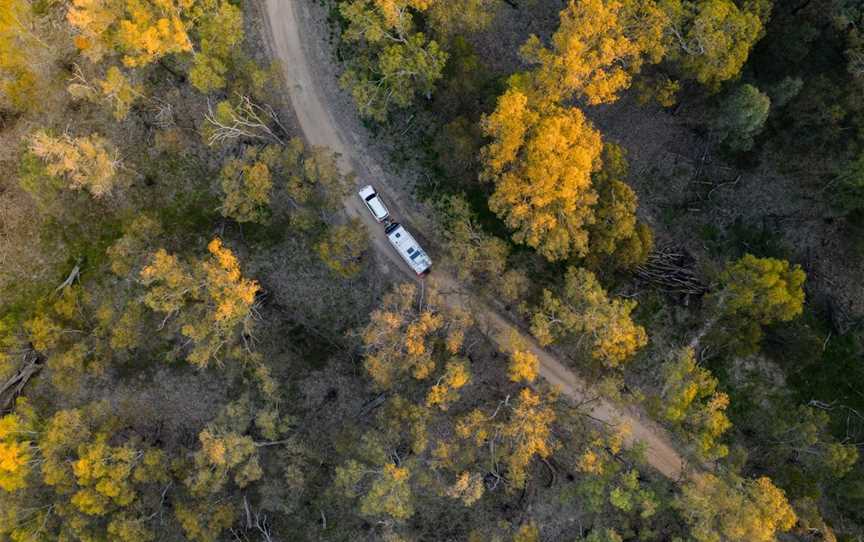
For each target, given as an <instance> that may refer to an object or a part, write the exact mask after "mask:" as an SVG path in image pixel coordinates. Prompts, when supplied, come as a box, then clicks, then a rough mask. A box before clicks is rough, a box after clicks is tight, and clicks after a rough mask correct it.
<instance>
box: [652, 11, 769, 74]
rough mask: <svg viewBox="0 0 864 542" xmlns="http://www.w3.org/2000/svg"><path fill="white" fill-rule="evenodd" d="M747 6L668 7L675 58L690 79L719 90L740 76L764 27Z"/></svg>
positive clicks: (673, 55)
mask: <svg viewBox="0 0 864 542" xmlns="http://www.w3.org/2000/svg"><path fill="white" fill-rule="evenodd" d="M743 4H744V5H743V6H742V7H739V4H738V3H736V2H734V1H732V0H705V1H704V2H692V1H688V0H673V1H671V2H667V3H665V4H664V6H665V9H666V10H667V12H668V13H669V16H670V20H671V24H670V32H671V34H672V35H673V36H674V38H675V43H676V47H674V48H672V49H671V53H672V54H671V57H672V58H673V59H675V60H677V61H678V62H679V63H680V65H681V67H682V68H683V70H684V72H685V74H686V75H687V76H689V77H692V78H693V79H696V80H697V81H699V82H700V83H702V84H703V85H705V86H707V87H709V88H712V89H717V88H719V86H720V85H721V84H722V83H723V82H724V81H728V80H730V79H734V78H735V77H737V76H738V75H739V74H740V72H741V68H742V67H743V66H744V63H745V62H746V61H747V58H748V57H749V55H750V50H751V49H752V48H753V45H754V44H755V43H756V41H757V40H758V39H759V38H760V37H761V35H762V24H763V21H762V20H761V19H760V16H759V15H760V14H759V13H758V10H754V11H750V10H749V9H748V8H750V5H748V3H746V2H745V3H743Z"/></svg>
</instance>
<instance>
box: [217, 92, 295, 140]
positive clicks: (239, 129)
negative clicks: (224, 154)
mask: <svg viewBox="0 0 864 542" xmlns="http://www.w3.org/2000/svg"><path fill="white" fill-rule="evenodd" d="M238 98H239V103H238V104H237V105H236V106H235V105H232V106H231V107H230V109H228V110H226V111H222V112H215V111H213V106H212V104H211V103H210V102H209V100H208V102H207V114H205V115H204V120H206V121H207V122H208V123H209V124H210V126H211V127H212V128H213V132H212V133H211V134H210V137H209V138H208V143H209V144H210V145H214V144H216V143H220V144H221V143H225V142H228V141H232V140H236V139H239V138H246V139H258V140H262V141H269V142H271V143H277V144H279V145H284V144H285V141H284V140H283V139H282V138H281V137H279V135H278V134H277V133H276V130H274V128H272V127H271V126H275V127H276V128H278V131H279V132H281V133H283V134H284V133H286V130H285V127H284V126H283V125H282V123H281V122H280V121H279V116H278V115H277V114H276V111H274V110H273V108H272V107H270V106H263V107H262V106H260V105H258V104H256V103H254V102H253V101H252V99H251V98H249V97H248V96H242V95H241V96H238Z"/></svg>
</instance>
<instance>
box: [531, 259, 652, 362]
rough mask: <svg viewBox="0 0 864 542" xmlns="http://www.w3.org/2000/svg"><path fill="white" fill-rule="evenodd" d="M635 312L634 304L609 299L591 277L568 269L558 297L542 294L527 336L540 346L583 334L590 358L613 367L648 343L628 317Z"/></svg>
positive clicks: (576, 270)
mask: <svg viewBox="0 0 864 542" xmlns="http://www.w3.org/2000/svg"><path fill="white" fill-rule="evenodd" d="M635 308H636V302H635V301H632V300H629V299H627V300H621V299H609V297H608V295H607V294H606V291H605V290H604V289H603V287H602V286H601V285H600V283H599V282H598V281H597V277H596V276H594V273H592V272H590V271H588V270H587V269H582V268H577V267H571V268H569V269H568V270H567V275H566V277H565V280H564V287H563V289H562V290H561V293H560V295H556V294H554V293H553V292H551V291H549V290H544V291H543V300H542V302H541V303H540V305H539V306H538V307H536V308H535V309H534V310H533V311H532V316H531V332H532V333H533V334H534V336H535V337H537V340H538V341H539V342H540V344H541V345H547V344H551V343H553V342H555V341H558V340H561V339H566V338H568V337H572V336H573V335H574V334H575V335H581V334H585V335H587V337H589V338H590V339H591V348H590V352H591V356H592V357H593V358H594V359H597V360H599V361H601V362H602V363H603V364H604V365H605V366H607V367H610V368H611V367H617V366H618V365H620V364H621V363H623V362H625V361H626V360H627V359H629V358H630V357H631V356H632V355H633V354H635V353H636V351H638V350H639V349H640V348H642V347H643V346H645V345H646V344H647V343H648V335H647V333H646V332H645V329H644V328H643V327H642V326H640V325H638V324H636V323H635V322H633V320H632V319H631V317H630V313H631V312H633V309H635Z"/></svg>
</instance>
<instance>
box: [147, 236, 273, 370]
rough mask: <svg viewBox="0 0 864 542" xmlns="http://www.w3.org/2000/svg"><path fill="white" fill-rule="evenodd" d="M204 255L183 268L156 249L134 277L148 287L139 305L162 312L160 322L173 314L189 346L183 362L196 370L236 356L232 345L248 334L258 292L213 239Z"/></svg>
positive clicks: (176, 261)
mask: <svg viewBox="0 0 864 542" xmlns="http://www.w3.org/2000/svg"><path fill="white" fill-rule="evenodd" d="M207 250H208V251H209V252H210V256H209V257H207V258H204V259H201V260H194V261H193V262H191V263H190V264H186V263H184V262H181V261H180V259H179V258H178V257H177V256H175V255H172V254H169V253H168V252H166V251H165V250H164V249H159V250H157V251H156V252H155V253H154V254H153V256H152V258H151V261H150V264H149V265H147V266H146V267H144V268H143V269H142V270H141V273H140V278H141V282H142V283H143V284H144V285H145V286H147V287H148V291H147V294H146V295H145V296H144V303H145V305H147V306H148V307H150V308H151V309H152V310H154V311H157V312H161V313H164V314H165V315H166V316H165V321H166V322H167V321H168V320H169V319H170V318H171V316H173V315H174V314H175V313H176V314H179V317H178V322H177V325H178V326H179V330H180V332H181V333H182V334H183V335H184V336H186V337H188V338H189V339H190V340H191V342H192V343H193V348H192V350H191V352H189V354H188V355H187V359H188V360H189V362H190V363H192V364H194V365H197V366H199V367H205V366H207V365H208V364H209V363H210V362H211V361H216V362H217V363H219V362H221V360H222V359H223V358H224V357H226V356H227V357H232V358H235V357H239V356H240V351H239V350H237V345H238V343H239V341H240V340H241V339H243V338H245V336H247V335H249V334H250V333H251V330H252V309H253V305H254V304H255V296H256V294H257V293H258V290H259V288H260V287H259V286H258V283H257V282H255V281H254V280H250V279H246V278H244V277H243V276H242V274H241V271H240V262H239V261H238V260H237V257H236V256H235V255H234V253H233V252H231V250H230V249H228V248H226V247H225V246H223V245H222V241H221V240H220V239H218V238H216V239H213V240H212V241H211V242H210V243H209V244H208V245H207Z"/></svg>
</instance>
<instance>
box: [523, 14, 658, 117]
mask: <svg viewBox="0 0 864 542" xmlns="http://www.w3.org/2000/svg"><path fill="white" fill-rule="evenodd" d="M560 18H561V23H560V25H559V27H558V29H557V30H556V31H555V33H554V34H553V36H552V42H551V44H550V46H549V47H546V46H544V45H543V43H542V42H541V40H540V38H538V37H537V36H536V35H532V36H531V37H530V38H529V39H528V41H527V42H526V43H525V45H523V46H522V49H521V54H522V56H523V58H525V59H526V60H527V61H528V62H531V63H536V64H539V67H538V68H537V69H536V71H534V72H533V73H531V74H530V76H529V78H528V80H529V81H530V83H529V85H530V86H531V87H533V88H532V97H533V98H534V100H535V101H536V102H538V103H539V102H544V101H550V102H560V101H562V100H566V99H568V98H570V97H572V96H574V95H575V96H578V97H579V98H581V99H584V100H585V101H586V102H587V103H589V104H591V105H596V104H601V103H608V102H612V101H614V100H616V99H617V97H618V93H619V92H620V91H622V90H624V89H626V88H627V87H629V86H630V80H631V77H632V74H633V73H636V72H638V71H639V69H640V67H641V66H642V64H643V62H644V61H645V60H646V59H647V60H649V61H650V62H653V63H656V62H659V61H660V59H661V58H662V57H663V55H664V54H665V52H666V46H665V41H666V39H665V33H664V30H665V28H666V27H667V26H668V17H667V14H666V12H665V11H663V10H662V9H660V8H659V7H658V6H657V5H656V4H655V3H654V2H652V1H644V0H623V1H619V0H579V1H576V0H570V2H569V3H568V5H567V7H566V8H564V10H563V11H562V12H561V14H560Z"/></svg>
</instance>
